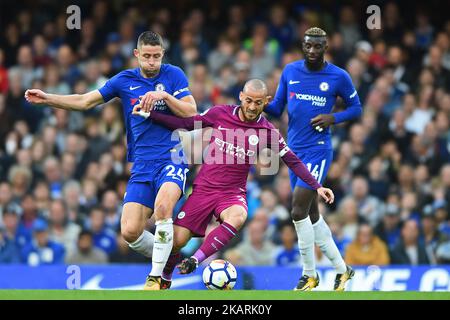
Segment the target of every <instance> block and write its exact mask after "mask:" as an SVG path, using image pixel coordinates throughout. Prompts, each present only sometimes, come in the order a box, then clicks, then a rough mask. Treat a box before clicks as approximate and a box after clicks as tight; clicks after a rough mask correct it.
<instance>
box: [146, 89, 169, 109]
mask: <svg viewBox="0 0 450 320" xmlns="http://www.w3.org/2000/svg"><path fill="white" fill-rule="evenodd" d="M166 96H167V92H165V91H149V92H147V93H146V94H144V95H143V96H139V99H140V100H141V108H142V110H143V111H144V112H150V110H151V109H152V106H153V105H154V103H155V102H156V101H159V100H164V99H165V98H166Z"/></svg>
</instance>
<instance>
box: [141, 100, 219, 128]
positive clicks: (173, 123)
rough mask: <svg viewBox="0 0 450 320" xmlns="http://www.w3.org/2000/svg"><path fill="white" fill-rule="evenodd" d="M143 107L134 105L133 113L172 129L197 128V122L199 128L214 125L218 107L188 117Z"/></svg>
mask: <svg viewBox="0 0 450 320" xmlns="http://www.w3.org/2000/svg"><path fill="white" fill-rule="evenodd" d="M141 109H142V107H141V105H140V104H138V105H136V106H134V108H133V115H139V116H141V117H144V118H148V117H150V119H152V120H154V121H156V122H158V123H161V124H162V125H164V126H166V127H167V128H169V129H170V130H176V129H186V130H193V129H197V127H196V124H198V126H199V127H198V128H205V127H211V126H213V124H214V118H215V117H214V115H215V114H216V113H217V110H216V109H218V108H216V107H212V108H211V109H209V110H208V111H207V112H204V113H202V114H196V115H195V116H192V117H188V118H180V117H177V116H172V115H168V114H164V113H162V112H156V111H150V112H145V111H144V110H141Z"/></svg>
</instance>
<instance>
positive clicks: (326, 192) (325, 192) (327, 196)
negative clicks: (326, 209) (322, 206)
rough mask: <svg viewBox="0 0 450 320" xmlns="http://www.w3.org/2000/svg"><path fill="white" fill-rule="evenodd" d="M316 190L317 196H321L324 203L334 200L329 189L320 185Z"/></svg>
mask: <svg viewBox="0 0 450 320" xmlns="http://www.w3.org/2000/svg"><path fill="white" fill-rule="evenodd" d="M316 191H317V193H318V194H319V196H321V197H322V198H323V199H324V200H325V203H329V204H331V203H333V202H334V193H333V191H332V190H331V189H328V188H324V187H320V188H319V189H317V190H316Z"/></svg>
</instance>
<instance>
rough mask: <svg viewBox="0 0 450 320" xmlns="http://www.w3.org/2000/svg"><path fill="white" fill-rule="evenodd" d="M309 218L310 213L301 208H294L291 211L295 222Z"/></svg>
mask: <svg viewBox="0 0 450 320" xmlns="http://www.w3.org/2000/svg"><path fill="white" fill-rule="evenodd" d="M307 217H308V211H307V210H305V209H304V208H302V207H300V206H294V207H292V210H291V218H292V220H294V221H299V220H303V219H305V218H307Z"/></svg>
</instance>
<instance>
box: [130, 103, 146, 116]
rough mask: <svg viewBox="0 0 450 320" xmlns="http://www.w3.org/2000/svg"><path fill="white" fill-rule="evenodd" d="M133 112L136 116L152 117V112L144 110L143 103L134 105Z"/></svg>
mask: <svg viewBox="0 0 450 320" xmlns="http://www.w3.org/2000/svg"><path fill="white" fill-rule="evenodd" d="M131 114H133V115H135V116H141V117H143V118H145V119H147V118H148V117H150V112H145V111H144V110H142V106H141V104H137V105H135V106H134V107H133V111H132V112H131Z"/></svg>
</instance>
